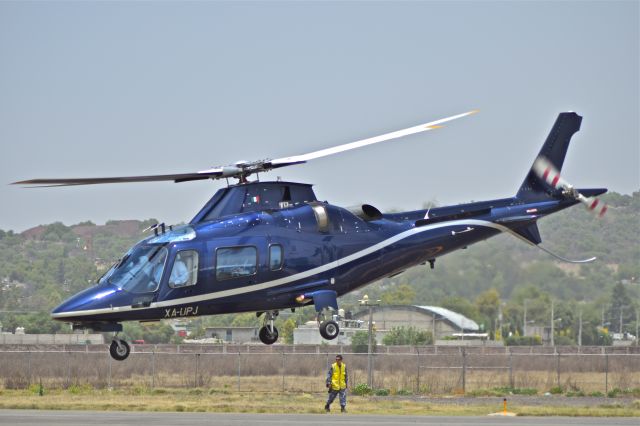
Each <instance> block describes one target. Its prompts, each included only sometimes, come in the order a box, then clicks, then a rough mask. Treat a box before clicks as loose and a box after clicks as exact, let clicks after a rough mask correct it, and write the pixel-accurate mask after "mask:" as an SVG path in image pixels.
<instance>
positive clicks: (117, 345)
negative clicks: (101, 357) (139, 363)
mask: <svg viewBox="0 0 640 426" xmlns="http://www.w3.org/2000/svg"><path fill="white" fill-rule="evenodd" d="M117 336H118V333H116V335H115V336H114V337H113V340H112V341H111V346H109V353H110V354H111V358H113V359H115V360H116V361H124V360H125V359H127V357H128V356H129V354H130V353H131V348H130V347H129V344H128V343H127V342H126V341H124V340H122V339H118V337H117Z"/></svg>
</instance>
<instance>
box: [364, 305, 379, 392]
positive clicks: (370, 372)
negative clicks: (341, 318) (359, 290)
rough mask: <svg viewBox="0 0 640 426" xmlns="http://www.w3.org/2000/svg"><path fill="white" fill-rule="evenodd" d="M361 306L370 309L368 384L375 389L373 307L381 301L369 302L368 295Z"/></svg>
mask: <svg viewBox="0 0 640 426" xmlns="http://www.w3.org/2000/svg"><path fill="white" fill-rule="evenodd" d="M359 302H360V304H361V305H367V306H368V307H369V331H368V332H369V343H368V345H367V384H368V385H369V387H370V388H371V387H373V368H372V364H373V358H372V356H371V355H372V352H371V349H372V348H371V346H372V340H373V307H374V306H378V305H379V304H380V300H376V302H375V303H371V302H370V301H369V296H367V295H366V294H365V295H364V296H363V297H362V299H361V300H359Z"/></svg>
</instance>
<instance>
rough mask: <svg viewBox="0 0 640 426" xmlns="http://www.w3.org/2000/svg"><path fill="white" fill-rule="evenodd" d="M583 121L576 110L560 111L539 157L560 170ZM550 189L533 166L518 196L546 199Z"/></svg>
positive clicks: (528, 198) (526, 198)
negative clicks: (573, 137)
mask: <svg viewBox="0 0 640 426" xmlns="http://www.w3.org/2000/svg"><path fill="white" fill-rule="evenodd" d="M581 122H582V117H581V116H579V115H578V114H576V113H575V112H562V113H560V114H559V115H558V118H557V119H556V122H555V124H554V125H553V128H552V129H551V132H550V133H549V136H547V140H546V141H545V142H544V145H543V146H542V149H541V150H540V153H539V154H538V157H540V156H542V157H545V158H546V159H547V160H548V161H549V162H550V163H551V164H552V165H553V166H554V167H555V168H556V170H558V171H560V170H561V169H562V164H563V163H564V157H565V156H566V155H567V149H568V148H569V142H570V141H571V137H572V136H573V134H574V133H576V132H577V131H578V130H580V123H581ZM536 158H537V157H536ZM549 191H550V188H549V187H548V186H547V185H546V184H545V183H544V181H542V180H541V179H540V178H539V177H538V176H537V175H536V173H535V172H534V171H533V168H531V169H530V170H529V174H528V175H527V177H526V178H525V180H524V182H522V185H521V186H520V189H519V190H518V193H517V194H516V197H518V198H520V199H522V200H537V199H544V198H547V197H548V196H549V194H550V192H549Z"/></svg>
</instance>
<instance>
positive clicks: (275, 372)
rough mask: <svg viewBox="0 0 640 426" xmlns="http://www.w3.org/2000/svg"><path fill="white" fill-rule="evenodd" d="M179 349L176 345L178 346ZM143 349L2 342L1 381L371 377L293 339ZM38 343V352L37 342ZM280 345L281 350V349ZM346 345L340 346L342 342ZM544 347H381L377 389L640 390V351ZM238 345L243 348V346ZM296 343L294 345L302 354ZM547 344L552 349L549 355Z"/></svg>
mask: <svg viewBox="0 0 640 426" xmlns="http://www.w3.org/2000/svg"><path fill="white" fill-rule="evenodd" d="M176 348H177V349H176ZM257 348H261V347H259V346H246V347H245V346H236V347H229V346H225V347H223V348H221V347H219V346H218V347H198V346H196V347H184V346H183V347H182V348H180V347H175V346H172V347H169V346H167V347H162V346H160V345H158V346H152V345H146V346H145V347H137V348H135V350H134V351H133V352H132V353H131V355H130V356H129V358H127V359H126V360H125V361H114V360H113V359H112V358H111V357H110V356H109V353H108V350H107V349H106V346H105V345H92V346H84V347H83V346H80V345H78V346H75V345H74V346H67V347H64V348H57V349H51V348H29V349H30V350H25V348H9V350H7V348H3V349H5V350H4V351H0V384H1V385H2V386H3V387H4V388H9V389H21V388H27V387H29V386H30V385H32V384H39V383H42V384H43V386H45V387H49V388H67V387H69V386H72V385H75V386H83V385H86V386H91V387H94V388H121V387H145V388H149V387H150V388H174V387H183V388H192V387H197V388H209V389H218V390H221V391H224V390H228V391H240V392H252V391H259V392H281V391H288V392H291V391H299V392H322V391H324V390H325V385H324V383H325V377H326V372H327V369H328V366H329V365H330V364H331V363H332V362H333V361H334V355H335V354H336V353H343V355H344V359H345V362H346V364H347V366H348V374H349V384H350V386H351V387H353V386H355V385H356V384H359V383H366V382H367V356H368V355H367V354H361V353H349V352H348V351H345V350H344V349H347V348H348V347H343V348H335V347H333V348H332V347H309V348H306V351H305V352H300V350H301V348H292V347H291V346H282V347H278V346H274V347H269V350H266V349H257ZM31 349H39V350H31ZM278 349H282V350H281V351H278ZM336 349H338V350H336ZM547 349H551V350H553V349H554V348H545V349H544V350H542V349H541V348H536V351H539V352H538V353H536V352H534V350H528V348H522V347H520V348H474V347H441V348H438V347H424V348H405V351H404V353H402V351H398V350H397V348H396V349H394V350H392V351H389V352H388V353H376V354H372V357H373V363H372V365H373V387H374V388H376V389H380V388H384V389H389V390H391V391H400V390H402V391H408V392H411V393H414V394H431V395H438V394H464V393H468V392H473V391H478V390H481V389H491V388H495V387H511V388H533V389H536V390H538V392H545V391H547V390H549V389H551V388H553V387H556V386H559V387H562V388H563V389H565V390H573V391H583V392H585V393H591V392H602V393H604V394H607V392H608V391H610V390H612V389H614V388H618V389H640V353H636V351H635V350H631V351H630V350H626V351H620V350H616V349H615V348H611V349H603V348H594V349H593V350H590V349H587V348H582V350H581V352H580V353H577V351H575V350H573V349H567V350H566V351H564V352H563V351H554V352H549V351H548V350H547ZM234 350H235V351H234ZM294 351H295V352H294ZM545 352H546V353H545Z"/></svg>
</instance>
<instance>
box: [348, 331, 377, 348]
mask: <svg viewBox="0 0 640 426" xmlns="http://www.w3.org/2000/svg"><path fill="white" fill-rule="evenodd" d="M372 334H373V335H372V336H371V352H375V351H376V335H375V332H373V331H372ZM351 349H352V350H353V352H354V353H361V354H366V353H367V352H368V351H369V333H368V332H367V331H364V330H359V331H356V332H355V333H353V336H351Z"/></svg>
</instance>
